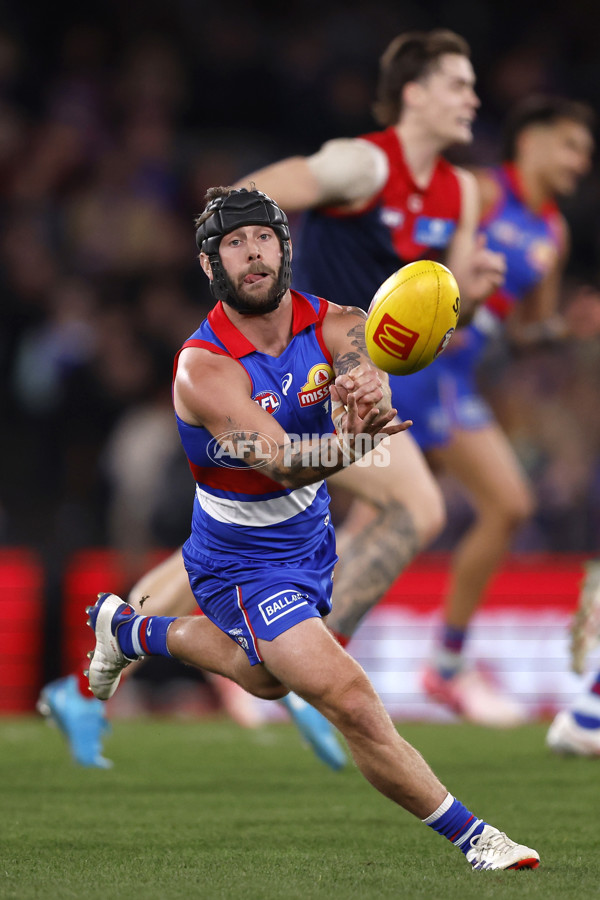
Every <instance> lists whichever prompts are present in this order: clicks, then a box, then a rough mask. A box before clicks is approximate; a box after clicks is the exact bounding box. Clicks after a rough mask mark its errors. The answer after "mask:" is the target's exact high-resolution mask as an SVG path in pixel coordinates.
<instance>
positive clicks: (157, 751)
mask: <svg viewBox="0 0 600 900" xmlns="http://www.w3.org/2000/svg"><path fill="white" fill-rule="evenodd" d="M400 730H401V731H402V733H403V734H404V735H405V736H406V737H407V739H408V740H410V741H411V742H412V743H414V744H415V745H416V746H417V747H418V748H419V749H420V750H421V751H422V752H423V754H424V755H425V757H426V758H427V759H428V760H429V762H430V763H431V764H432V766H433V768H434V769H435V770H436V772H437V773H438V775H439V776H440V778H441V779H442V780H443V781H444V783H445V784H446V785H447V786H448V788H449V789H450V790H451V791H452V792H453V793H455V794H456V795H457V796H458V797H459V798H460V799H462V800H463V802H464V803H466V804H467V805H468V806H470V807H471V808H472V809H473V811H474V812H476V813H477V814H478V815H480V816H482V817H484V818H487V819H488V820H489V821H491V822H493V823H494V824H495V825H497V826H499V827H500V828H501V829H503V830H505V831H507V833H508V834H509V835H510V836H511V837H513V838H515V839H518V840H521V841H523V842H524V843H528V844H529V845H530V846H533V847H535V848H536V849H537V850H538V851H539V853H540V856H541V858H542V865H541V867H540V868H539V869H537V870H536V871H523V872H473V871H471V868H470V866H469V865H468V864H467V862H466V861H465V859H464V857H463V855H462V854H461V853H460V852H459V851H458V850H456V849H455V848H453V847H452V846H451V845H450V844H449V843H448V842H446V841H445V840H444V839H443V838H441V837H439V836H438V835H436V834H435V833H434V832H432V831H431V829H429V828H427V827H425V826H424V825H421V824H420V823H419V822H418V821H417V820H416V819H413V817H412V816H410V815H409V814H408V813H406V812H404V811H403V810H400V809H398V808H396V807H395V806H394V805H393V804H392V803H391V802H389V801H388V800H385V799H384V798H383V797H381V796H380V795H379V794H377V793H376V792H375V791H374V790H373V789H372V788H371V787H370V786H368V785H367V784H366V782H364V781H363V779H362V777H361V776H360V775H359V773H358V771H357V770H356V769H355V768H354V767H353V766H349V767H348V768H347V769H346V770H344V771H343V772H341V773H334V772H330V771H329V770H328V769H327V768H325V767H324V766H323V765H322V764H320V763H319V762H318V761H317V760H316V759H315V758H314V757H313V756H312V753H311V752H310V751H309V750H307V749H306V748H305V747H303V746H302V745H301V744H300V743H299V740H298V737H297V734H296V731H295V729H294V728H293V726H291V725H287V724H272V725H269V726H267V727H265V728H263V729H261V730H259V731H256V732H248V731H243V730H241V729H240V728H238V727H237V726H236V725H234V724H233V723H230V722H228V721H222V720H202V721H199V722H182V721H175V720H171V719H159V718H154V719H141V720H140V719H138V720H135V721H128V722H123V721H117V722H116V723H115V725H114V731H113V734H112V735H111V736H110V737H109V738H108V740H107V742H106V743H107V745H106V752H107V755H108V756H110V757H111V758H112V759H113V760H114V761H115V767H114V769H112V770H110V771H98V770H83V769H78V768H76V767H75V766H74V765H73V764H72V763H71V762H70V759H69V758H68V755H67V753H66V749H65V746H66V745H65V744H64V742H63V739H62V736H61V735H60V732H58V731H57V730H55V729H50V728H48V727H47V726H46V725H45V724H44V723H43V722H42V721H41V720H38V719H34V718H31V719H29V718H25V719H0V746H1V748H2V750H1V755H0V771H1V776H2V781H1V783H2V792H1V793H2V802H1V810H2V839H1V842H0V847H1V850H0V897H1V898H14V900H29V898H34V897H35V898H42V897H43V898H47V900H54V898H56V900H59V898H60V900H66V898H71V897H72V898H78V900H79V898H86V900H87V898H89V900H100V898H102V900H112V898H126V897H129V896H135V897H143V898H144V900H155V898H156V900H170V898H206V900H213V898H214V900H229V898H240V900H241V898H244V900H275V898H277V900H293V898H303V900H311V898H327V900H338V898H339V900H354V898H356V900H358V898H365V900H366V898H368V900H376V898H377V900H379V898H388V897H389V898H391V897H394V898H413V897H427V898H430V900H437V898H440V900H442V898H444V900H445V898H459V897H460V898H487V897H492V898H504V897H506V898H512V897H524V898H544V900H555V898H556V900H559V898H560V900H568V898H576V897H577V898H580V897H582V896H584V897H585V896H597V894H598V891H599V889H600V888H599V886H600V858H599V857H600V854H599V853H598V833H599V824H600V760H599V761H597V762H594V761H590V760H582V759H557V758H555V757H552V756H551V755H550V754H549V753H548V752H546V750H545V748H544V744H543V738H544V733H545V728H544V727H543V726H528V727H525V728H522V729H520V730H517V731H513V732H494V731H487V730H484V729H480V728H476V727H471V726H466V725H456V726H454V725H453V726H445V725H440V726H438V725H407V726H403V727H402V728H401V729H400Z"/></svg>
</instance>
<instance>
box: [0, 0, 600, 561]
mask: <svg viewBox="0 0 600 900" xmlns="http://www.w3.org/2000/svg"><path fill="white" fill-rule="evenodd" d="M35 6H36V5H35V4H33V8H31V7H30V6H27V9H25V8H23V9H22V10H21V11H20V12H19V11H17V10H14V11H13V12H12V21H11V20H10V16H9V17H7V20H6V21H5V24H4V25H3V26H1V30H0V205H1V211H2V218H1V230H0V284H1V290H2V304H1V307H0V371H1V375H2V383H3V390H2V392H1V394H0V404H1V415H2V422H3V427H2V441H1V444H0V461H1V463H2V465H1V476H0V541H1V542H2V543H4V544H26V545H29V546H33V547H35V548H36V549H38V550H39V552H40V553H41V554H42V556H43V558H44V559H45V560H46V561H47V562H48V565H52V566H54V567H55V568H56V569H58V568H59V567H60V565H61V563H62V561H63V560H64V559H66V558H67V557H68V555H69V554H70V553H72V552H73V551H74V550H76V549H78V548H80V547H86V546H94V545H96V546H97V545H111V546H115V547H119V548H123V549H126V550H131V551H136V550H140V551H142V550H144V549H146V548H147V547H151V546H155V545H157V544H158V545H165V546H175V545H176V544H177V543H178V542H180V541H181V540H183V539H184V538H185V537H186V535H187V530H188V524H189V516H190V510H191V502H192V482H191V476H190V475H189V473H188V471H187V467H186V464H185V460H184V457H183V453H182V451H181V450H180V447H179V442H178V437H177V433H176V429H175V426H174V419H173V414H172V409H171V403H170V375H171V367H172V360H173V355H174V353H175V352H176V350H177V349H178V347H179V346H180V344H181V343H182V341H183V340H184V339H185V338H186V337H187V336H188V335H189V334H190V333H191V332H192V331H193V330H194V329H195V328H196V327H197V325H198V324H199V322H200V320H201V319H202V318H203V316H204V315H205V314H206V312H207V310H208V308H209V307H210V305H211V300H210V294H209V292H208V290H207V283H206V280H205V279H204V278H203V277H202V276H201V273H200V270H199V267H198V263H197V260H196V253H195V245H194V234H193V228H192V221H193V217H194V215H195V214H196V213H197V212H198V211H199V210H200V209H202V207H203V197H204V193H205V190H206V189H207V187H209V186H210V185H213V184H229V183H231V182H233V181H234V180H236V179H237V178H239V177H240V176H241V175H243V174H244V173H245V172H248V171H250V170H251V169H253V168H256V167H257V166H259V165H261V164H266V163H267V162H271V161H273V160H275V159H277V158H280V157H282V156H284V155H289V154H291V153H307V152H312V151H314V150H315V149H316V148H317V147H318V145H319V144H320V143H321V142H322V141H323V140H325V139H327V138H330V137H334V136H341V135H354V134H357V133H361V132H364V131H368V130H371V129H373V127H374V122H373V119H372V117H371V110H370V104H371V100H372V95H373V85H374V82H375V76H376V68H377V60H378V57H379V54H380V53H381V51H382V50H383V48H384V47H385V46H386V44H387V43H388V41H389V39H390V38H391V37H392V36H393V35H394V34H396V33H399V32H401V31H404V30H407V29H409V28H431V27H435V26H438V25H444V26H447V27H451V28H453V29H454V30H456V31H459V32H460V33H462V34H464V35H465V36H466V37H467V39H468V40H469V41H470V42H471V45H472V48H473V60H474V65H475V68H476V71H478V74H479V84H478V89H479V92H480V95H481V99H482V108H481V114H480V117H479V122H478V125H477V128H476V139H475V142H474V145H473V147H472V148H469V150H468V151H466V152H463V155H462V158H461V160H460V162H462V163H467V164H468V163H473V164H482V163H494V162H496V161H497V160H498V151H499V141H500V132H501V124H502V119H503V117H504V115H505V113H506V111H507V110H508V109H510V107H511V105H512V103H513V102H514V101H516V100H518V99H520V98H521V97H522V96H524V95H526V94H527V93H530V92H531V91H536V90H543V89H548V90H552V91H556V92H562V93H566V94H568V95H570V96H573V97H577V98H579V99H582V100H587V101H588V102H590V103H592V104H593V105H594V106H595V107H596V108H597V109H598V108H600V60H599V58H598V55H597V52H596V45H595V44H594V41H593V28H592V33H590V29H589V27H587V19H586V16H587V13H586V9H587V4H584V3H581V4H579V3H578V2H574V3H571V4H570V5H569V19H568V21H567V20H564V21H563V20H562V19H561V18H560V16H561V13H560V7H559V5H558V4H556V6H555V7H554V6H553V4H552V3H550V4H545V5H544V7H543V10H542V9H540V11H539V13H536V5H535V4H534V5H533V6H532V7H531V8H528V10H524V9H522V4H521V5H518V4H516V3H514V4H513V3H512V2H510V0H509V2H507V3H503V4H502V7H501V8H498V9H496V8H495V5H494V4H481V3H478V2H477V0H461V2H458V0H456V2H446V3H443V4H442V3H439V4H438V3H420V4H416V3H411V2H406V3H402V4H397V3H391V2H374V3H373V4H368V5H366V4H364V3H358V2H346V3H341V2H333V3H330V4H327V5H326V7H325V8H322V4H317V3H315V2H312V0H308V2H304V3H293V2H292V3H289V4H273V3H269V2H264V3H261V4H260V6H258V5H255V4H253V3H245V4H240V5H238V4H236V3H234V2H232V3H227V4H223V5H218V4H206V3H204V2H196V3H190V2H186V0H175V2H173V3H172V4H169V5H168V10H167V4H160V3H152V2H150V3H145V4H143V5H139V6H138V5H135V4H130V5H127V4H122V5H121V4H120V5H117V4H113V3H103V4H98V5H95V4H94V3H92V4H88V5H87V6H86V9H85V15H83V14H81V15H80V16H79V18H73V14H72V13H71V12H70V11H69V10H61V5H60V4H59V5H58V8H53V20H52V22H49V21H47V19H46V17H45V14H44V12H43V9H44V8H43V7H42V6H41V5H40V7H39V10H38V12H39V15H36V14H35ZM498 6H500V5H498ZM163 7H164V8H163ZM399 7H402V8H401V9H399ZM517 26H518V27H517ZM599 203H600V171H599V168H598V166H597V165H596V166H595V168H594V171H593V173H592V175H591V176H590V177H589V178H588V179H587V181H586V183H585V185H584V187H583V189H582V191H580V192H579V194H578V195H577V196H576V197H575V198H573V199H572V200H571V201H569V204H568V206H565V208H564V212H565V215H566V216H567V219H568V221H569V223H570V225H571V229H572V239H573V252H572V257H571V261H570V263H569V267H568V270H567V276H566V279H565V283H564V287H563V298H562V302H563V307H564V310H565V313H566V314H567V316H568V318H569V321H570V322H571V324H572V326H573V337H572V338H570V339H569V340H568V341H567V342H566V343H565V344H564V345H562V346H560V347H559V346H552V345H548V346H545V347H542V348H540V350H538V351H536V352H534V353H530V354H528V355H520V356H515V355H514V353H513V352H512V351H511V349H510V348H509V347H507V346H505V345H498V346H497V347H495V348H494V350H493V352H492V353H491V354H490V356H489V358H488V359H487V360H486V364H485V366H484V368H483V370H482V383H483V386H484V390H485V392H486V394H487V396H488V397H489V398H490V400H491V402H492V403H493V405H494V408H495V409H496V411H497V413H498V416H499V418H500V420H501V422H502V424H503V425H504V427H505V428H506V429H507V431H508V434H509V435H510V437H511V440H512V441H513V442H514V444H515V446H516V448H517V450H518V453H519V456H520V458H521V459H522V460H523V462H524V463H525V466H526V469H527V471H528V472H529V474H530V476H531V477H532V479H533V482H534V485H535V489H536V493H537V497H538V501H539V508H538V512H537V513H536V516H535V517H534V519H533V520H532V522H531V523H529V524H528V525H527V526H525V528H524V529H523V531H522V533H521V534H520V535H519V538H518V541H517V546H516V548H515V549H523V550H542V551H544V550H549V551H562V550H567V551H577V552H591V551H595V550H597V549H598V547H600V344H599V342H598V341H597V340H595V341H594V340H588V339H587V335H586V333H585V330H583V332H582V330H581V328H579V322H580V321H582V320H583V319H584V318H585V316H583V315H582V312H583V311H584V310H585V309H586V308H587V307H588V306H591V307H592V309H593V310H597V309H598V306H597V304H598V299H597V294H596V289H597V288H598V284H599V278H600V266H599V264H598V249H599V244H600V229H599V227H598V209H599V208H600V205H599ZM296 227H297V222H296V221H294V220H292V228H293V230H294V229H295V228H296ZM417 414H418V411H417V410H415V412H414V415H413V418H414V417H416V415H417ZM444 490H445V492H446V496H447V499H448V504H449V508H450V522H449V525H448V528H447V529H446V532H445V533H444V535H442V537H441V538H440V539H439V540H438V544H437V546H438V547H440V548H445V547H446V546H448V547H449V546H450V545H451V543H452V541H453V540H454V538H455V537H456V535H457V534H458V533H459V532H460V529H461V528H463V527H464V525H465V522H466V521H467V520H468V517H469V515H470V512H469V506H468V501H467V500H466V498H464V497H462V496H461V495H460V494H459V493H458V491H457V489H456V488H455V487H454V486H453V485H452V484H451V483H448V484H444Z"/></svg>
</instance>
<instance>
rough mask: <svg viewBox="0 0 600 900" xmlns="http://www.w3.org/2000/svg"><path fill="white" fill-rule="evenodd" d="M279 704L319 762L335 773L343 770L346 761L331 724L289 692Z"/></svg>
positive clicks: (304, 701) (312, 707)
mask: <svg viewBox="0 0 600 900" xmlns="http://www.w3.org/2000/svg"><path fill="white" fill-rule="evenodd" d="M279 702H280V703H281V704H283V706H285V708H286V709H287V711H288V712H289V714H290V716H291V717H292V719H293V720H294V723H295V724H296V727H297V728H298V730H299V731H300V734H301V735H302V737H303V738H304V740H305V741H307V742H308V743H309V744H310V746H311V747H312V749H313V750H314V752H315V754H316V755H317V756H318V757H319V759H320V760H321V762H324V763H325V765H326V766H329V768H330V769H334V770H335V771H338V769H343V768H344V766H345V765H346V763H347V761H348V760H347V758H346V754H345V753H344V750H343V748H342V745H341V744H340V742H339V741H338V739H337V737H336V734H335V728H334V727H333V725H332V724H331V722H329V721H328V720H327V719H326V718H325V716H322V715H321V713H320V712H319V711H318V710H316V709H315V708H314V706H311V705H310V704H309V703H307V702H306V700H303V699H302V698H301V697H298V695H297V694H293V693H291V692H290V693H289V694H288V695H287V696H286V697H283V698H282V699H281V700H280V701H279Z"/></svg>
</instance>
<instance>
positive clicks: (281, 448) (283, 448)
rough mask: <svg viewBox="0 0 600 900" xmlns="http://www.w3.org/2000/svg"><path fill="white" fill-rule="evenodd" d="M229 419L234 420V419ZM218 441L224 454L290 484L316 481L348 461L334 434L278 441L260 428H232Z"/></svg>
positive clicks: (295, 484) (296, 484) (290, 485)
mask: <svg viewBox="0 0 600 900" xmlns="http://www.w3.org/2000/svg"><path fill="white" fill-rule="evenodd" d="M228 421H229V422H230V423H231V424H233V422H232V420H231V419H229V418H228ZM238 428H239V426H238ZM219 445H220V448H221V449H220V456H221V457H232V458H234V459H239V460H242V461H243V462H245V463H246V464H247V465H248V466H251V467H253V468H260V471H261V472H262V473H263V475H267V476H268V477H269V478H272V479H273V480H275V481H278V482H280V483H282V484H284V485H286V486H288V487H301V486H303V485H306V484H314V483H315V482H317V481H321V480H322V479H323V478H325V477H326V476H327V475H332V474H333V473H334V472H337V471H338V470H339V469H341V468H342V465H343V464H348V461H349V460H348V458H347V457H345V456H344V453H343V451H342V450H341V448H340V444H339V442H338V440H337V438H336V437H335V435H332V434H326V435H323V436H321V437H317V436H315V437H314V438H313V439H312V440H306V439H305V440H300V441H297V440H296V441H288V442H286V443H283V444H278V443H276V442H275V440H273V438H271V437H269V436H268V435H265V434H261V433H260V432H258V431H241V430H234V429H232V430H231V431H228V432H226V433H224V434H222V435H220V436H219ZM350 461H351V460H350Z"/></svg>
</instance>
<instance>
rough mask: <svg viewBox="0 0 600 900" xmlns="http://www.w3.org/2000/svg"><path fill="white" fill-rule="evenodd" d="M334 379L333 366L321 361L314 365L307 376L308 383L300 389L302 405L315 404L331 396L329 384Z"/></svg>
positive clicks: (299, 397) (299, 394)
mask: <svg viewBox="0 0 600 900" xmlns="http://www.w3.org/2000/svg"><path fill="white" fill-rule="evenodd" d="M333 379H334V373H333V369H332V368H331V366H329V365H327V363H319V364H318V365H316V366H313V367H312V369H311V370H310V372H309V373H308V376H307V378H306V384H305V385H304V386H303V388H302V390H301V391H298V402H299V403H300V406H301V407H303V408H304V407H306V406H314V405H315V403H322V402H323V400H327V398H328V397H329V385H330V384H331V382H332V381H333Z"/></svg>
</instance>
